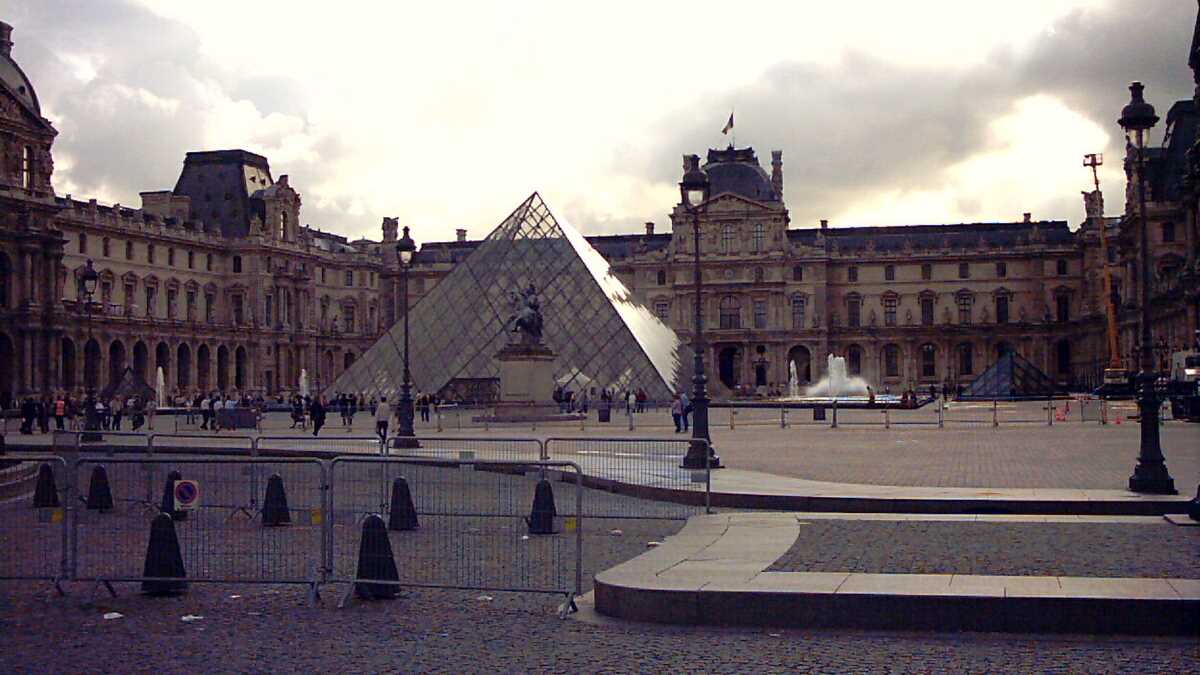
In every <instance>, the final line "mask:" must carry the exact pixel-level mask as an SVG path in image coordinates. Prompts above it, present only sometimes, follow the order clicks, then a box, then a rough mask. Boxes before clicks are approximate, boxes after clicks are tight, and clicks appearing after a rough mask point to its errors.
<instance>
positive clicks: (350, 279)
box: [346, 270, 354, 286]
mask: <svg viewBox="0 0 1200 675" xmlns="http://www.w3.org/2000/svg"><path fill="white" fill-rule="evenodd" d="M346 285H347V286H353V285H354V271H353V270H346Z"/></svg>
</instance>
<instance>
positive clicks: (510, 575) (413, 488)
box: [326, 456, 583, 611]
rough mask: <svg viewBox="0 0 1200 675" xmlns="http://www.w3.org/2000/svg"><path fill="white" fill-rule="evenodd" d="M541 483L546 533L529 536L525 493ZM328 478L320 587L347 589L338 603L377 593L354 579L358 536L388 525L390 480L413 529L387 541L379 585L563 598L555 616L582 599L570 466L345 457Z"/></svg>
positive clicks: (578, 489)
mask: <svg viewBox="0 0 1200 675" xmlns="http://www.w3.org/2000/svg"><path fill="white" fill-rule="evenodd" d="M551 473H553V474H557V475H559V476H561V477H562V482H559V483H558V485H559V486H560V487H559V488H558V490H557V491H555V492H556V494H555V503H556V504H557V509H558V514H559V517H557V518H555V519H554V522H553V529H554V530H555V532H554V533H553V534H531V533H530V528H529V521H528V520H527V517H529V516H531V515H532V514H531V507H532V505H533V503H534V493H535V490H537V486H538V482H539V480H540V479H541V478H542V477H543V476H546V475H548V474H551ZM330 478H331V481H330V511H329V516H330V517H329V525H328V527H327V528H326V533H327V536H328V537H329V540H328V544H327V546H326V550H327V551H328V555H329V558H328V559H327V562H326V566H327V568H328V569H329V570H330V576H329V581H330V582H334V583H347V584H351V586H350V587H349V588H348V589H347V591H346V596H347V597H348V596H349V593H350V590H351V589H352V588H353V587H354V586H353V585H354V584H356V583H360V582H364V581H369V582H370V583H373V584H375V583H381V582H379V581H376V580H365V579H360V578H359V577H358V568H357V566H358V563H359V556H358V554H359V547H360V534H359V533H360V532H361V531H362V529H363V528H362V523H363V521H364V520H365V519H366V518H367V517H368V516H370V515H372V514H379V515H380V516H381V517H382V518H383V519H384V520H385V521H386V520H388V518H389V508H390V501H391V498H392V491H393V489H394V486H395V483H396V481H397V479H400V478H403V479H404V481H405V483H406V484H407V486H408V489H409V494H410V495H411V497H412V503H413V506H414V507H415V511H416V517H417V520H418V523H417V527H416V528H414V529H410V530H407V531H398V532H391V533H390V536H389V539H390V541H391V547H392V554H393V557H394V559H395V562H396V568H397V570H398V574H399V579H398V580H397V581H394V582H382V583H391V584H395V585H401V586H428V587H437V588H458V589H476V590H493V591H521V592H542V593H556V594H563V595H564V596H565V597H566V599H567V602H566V603H564V607H563V611H565V610H566V609H567V605H573V600H574V598H575V597H576V596H578V595H579V594H580V593H581V592H582V587H583V518H582V517H581V516H580V515H579V514H580V513H581V505H582V503H583V502H582V499H583V491H582V483H581V473H580V469H579V466H578V465H576V464H574V463H572V462H562V461H553V462H547V461H538V460H533V461H530V462H514V461H508V460H494V459H454V458H436V459H435V458H418V457H357V456H356V457H350V456H345V457H338V458H336V459H334V460H333V462H332V464H331V469H330ZM564 485H565V486H569V487H568V488H567V490H565V491H564V490H563V488H562V487H561V486H564ZM344 602H345V597H344V598H343V603H344Z"/></svg>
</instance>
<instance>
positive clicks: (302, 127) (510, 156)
mask: <svg viewBox="0 0 1200 675" xmlns="http://www.w3.org/2000/svg"><path fill="white" fill-rule="evenodd" d="M3 6H4V7H5V9H3V10H0V19H2V20H4V21H7V22H8V23H11V24H13V25H14V26H15V32H14V42H15V43H16V46H15V47H14V56H15V58H16V59H17V62H18V63H20V64H21V65H22V67H23V68H24V70H25V71H26V73H27V74H28V75H29V77H30V78H31V79H32V80H33V83H34V86H35V87H36V88H37V91H38V95H39V97H40V99H41V103H42V112H43V114H45V115H46V116H47V117H49V118H50V119H51V120H52V121H53V122H54V124H55V125H56V127H57V128H58V130H59V136H58V139H57V141H56V142H55V175H54V184H55V189H56V190H57V191H58V192H59V193H72V194H73V195H74V196H76V197H79V198H89V197H95V198H98V199H100V200H101V201H102V202H109V203H112V202H120V203H122V204H127V205H137V204H139V203H140V200H139V198H138V192H140V191H144V190H155V189H169V188H171V187H173V186H174V183H175V179H176V178H177V177H178V174H179V169H180V166H181V164H182V162H183V157H184V153H186V152H187V151H189V150H214V149H224V148H239V147H240V148H245V149H247V150H251V151H254V152H258V153H261V154H264V155H266V156H267V157H268V159H269V160H270V162H271V169H272V173H273V175H274V176H275V177H276V178H278V177H279V176H280V175H281V174H290V176H291V183H292V185H293V186H295V187H296V188H297V189H298V190H299V191H300V192H301V195H302V198H303V201H304V206H303V210H302V213H301V216H302V219H303V220H304V222H306V223H309V224H311V225H313V226H315V227H320V228H322V229H326V230H332V231H335V232H338V233H341V234H345V235H347V236H350V237H352V238H354V237H357V236H362V235H365V236H369V237H372V238H378V237H379V236H380V229H379V225H380V220H381V218H382V217H383V216H399V218H400V221H401V223H402V224H407V225H411V226H412V227H413V233H414V236H415V237H416V238H417V239H418V240H419V241H432V240H440V239H449V238H452V237H453V236H454V233H453V230H454V228H456V227H466V228H468V229H469V231H470V234H471V236H472V237H481V236H483V235H485V234H486V233H487V232H488V231H490V230H491V228H492V227H494V226H495V225H496V224H497V223H498V222H499V221H500V220H501V219H502V218H503V217H504V216H505V215H506V214H507V213H508V212H509V211H511V209H512V208H513V207H514V206H515V205H516V204H517V203H518V202H520V201H521V200H522V199H524V197H526V196H527V195H528V194H529V193H530V192H532V191H533V190H538V191H540V192H541V193H542V195H543V197H544V198H545V199H546V200H547V201H548V202H549V203H550V204H551V206H552V207H554V208H556V209H557V210H560V211H562V212H563V213H565V215H566V216H567V217H568V218H569V219H570V220H571V221H572V222H573V223H575V224H576V225H577V226H578V227H580V228H581V229H583V230H584V231H585V232H586V233H589V234H599V233H613V232H629V233H632V232H638V231H640V230H641V223H642V222H644V221H650V220H653V221H656V222H657V223H658V225H659V231H665V230H666V229H667V223H668V215H667V214H668V213H669V211H670V210H671V208H672V205H673V204H674V203H675V202H676V201H677V200H678V194H677V187H676V183H677V182H678V180H679V175H680V166H681V160H680V156H681V155H682V154H683V153H685V152H694V153H698V154H703V153H704V150H705V148H707V147H723V146H724V145H725V144H726V143H727V142H728V140H729V139H728V137H725V136H722V135H721V133H720V131H721V127H722V126H723V125H724V123H725V120H726V118H727V117H728V116H729V113H730V110H731V109H733V110H735V111H736V125H735V130H736V134H737V144H738V145H739V146H744V145H752V146H753V147H754V148H755V149H756V150H757V151H758V153H759V157H760V158H761V159H762V161H763V164H764V166H765V167H767V168H768V170H769V164H770V152H769V151H770V150H771V149H773V148H780V149H782V150H783V151H784V177H785V199H786V201H787V205H788V208H789V210H790V213H791V217H792V226H793V227H807V226H810V225H812V224H814V223H816V222H817V220H818V219H821V218H827V219H829V220H830V221H831V223H832V224H833V225H835V226H836V225H893V224H918V223H944V222H974V221H997V220H1016V219H1019V218H1020V217H1021V214H1022V213H1023V212H1026V211H1030V212H1033V214H1034V217H1035V218H1046V219H1065V220H1068V221H1069V222H1071V223H1072V225H1074V224H1076V223H1078V222H1079V221H1080V220H1082V218H1083V208H1082V202H1081V199H1080V196H1079V192H1080V191H1081V190H1083V189H1088V188H1089V187H1090V176H1089V175H1088V173H1087V171H1086V170H1085V169H1083V168H1082V166H1081V160H1082V156H1083V155H1084V154H1085V153H1090V152H1103V153H1105V155H1106V157H1107V160H1108V163H1107V164H1106V165H1105V167H1104V169H1103V179H1104V189H1105V193H1106V201H1107V204H1108V209H1107V210H1108V211H1109V212H1110V213H1118V212H1120V211H1121V209H1122V203H1121V200H1122V199H1123V190H1122V173H1121V169H1120V152H1121V149H1122V147H1123V139H1122V138H1121V134H1120V129H1119V127H1117V125H1116V123H1115V120H1116V118H1117V116H1118V115H1119V112H1120V108H1121V106H1122V105H1123V104H1124V103H1125V102H1126V101H1127V100H1128V98H1129V93H1128V91H1127V89H1126V88H1127V86H1128V84H1129V82H1130V81H1131V80H1134V79H1140V80H1142V81H1143V82H1145V83H1146V87H1147V97H1148V100H1149V101H1150V102H1151V103H1153V104H1154V105H1155V106H1156V107H1157V108H1158V111H1159V115H1160V116H1162V117H1163V118H1164V119H1165V117H1166V113H1167V110H1168V109H1169V108H1170V105H1171V103H1173V102H1174V101H1176V100H1178V99H1182V98H1189V97H1190V96H1191V95H1192V85H1191V72H1190V71H1189V70H1188V69H1187V53H1188V48H1189V46H1190V42H1191V38H1192V28H1193V26H1194V23H1195V19H1196V11H1197V7H1196V3H1195V2H1193V0H1005V1H1004V2H983V1H982V0H913V1H910V2H903V3H897V2H892V1H890V0H858V1H857V2H840V3H829V2H817V1H816V0H803V1H800V0H793V1H790V2H777V3H776V2H754V3H732V2H728V0H723V1H720V2H697V1H695V0H693V1H691V2H687V3H676V2H666V1H664V2H647V1H646V0H636V1H632V2H624V1H614V0H609V1H607V2H602V3H586V4H585V3H580V2H562V1H547V2H520V1H516V0H506V1H505V2H482V1H481V2H453V1H448V0H440V1H439V2H419V3H417V2H375V1H364V0H340V1H339V2H328V1H303V0H292V1H290V2H272V1H269V0H261V1H259V2H246V1H245V0H237V1H233V0H204V1H203V2H182V1H178V0H136V1H134V0H129V1H118V0H9V1H7V2H4V3H3ZM1162 130H1163V126H1162V125H1161V124H1160V126H1159V127H1158V128H1157V129H1156V134H1155V140H1156V141H1158V140H1160V139H1161V138H1162Z"/></svg>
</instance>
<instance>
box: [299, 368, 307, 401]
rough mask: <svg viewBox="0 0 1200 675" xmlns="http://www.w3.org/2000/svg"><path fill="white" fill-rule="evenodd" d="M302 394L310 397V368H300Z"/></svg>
mask: <svg viewBox="0 0 1200 675" xmlns="http://www.w3.org/2000/svg"><path fill="white" fill-rule="evenodd" d="M300 395H301V396H303V397H305V398H307V397H308V370H306V369H304V368H301V369H300Z"/></svg>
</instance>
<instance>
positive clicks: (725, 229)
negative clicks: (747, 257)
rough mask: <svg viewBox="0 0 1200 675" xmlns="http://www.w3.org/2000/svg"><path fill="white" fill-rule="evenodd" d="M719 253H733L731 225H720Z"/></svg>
mask: <svg viewBox="0 0 1200 675" xmlns="http://www.w3.org/2000/svg"><path fill="white" fill-rule="evenodd" d="M721 253H733V226H732V225H724V226H722V227H721Z"/></svg>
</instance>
